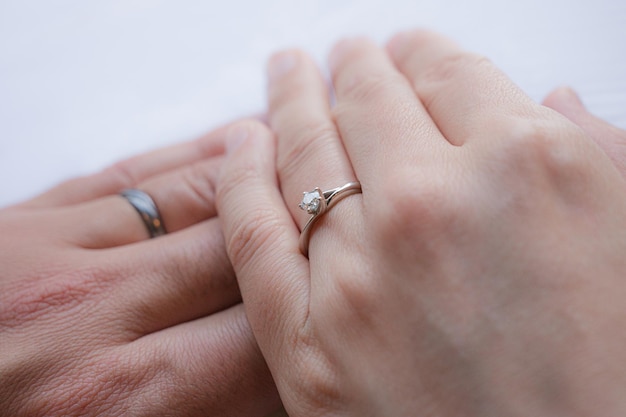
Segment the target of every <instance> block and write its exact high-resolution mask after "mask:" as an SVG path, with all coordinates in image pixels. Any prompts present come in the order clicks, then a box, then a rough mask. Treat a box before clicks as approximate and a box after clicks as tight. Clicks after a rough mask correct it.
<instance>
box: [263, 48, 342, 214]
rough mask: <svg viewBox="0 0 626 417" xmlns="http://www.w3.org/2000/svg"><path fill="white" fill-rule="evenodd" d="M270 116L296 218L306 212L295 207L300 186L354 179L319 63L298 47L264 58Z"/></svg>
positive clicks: (334, 184)
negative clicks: (266, 60)
mask: <svg viewBox="0 0 626 417" xmlns="http://www.w3.org/2000/svg"><path fill="white" fill-rule="evenodd" d="M268 77H269V83H268V97H269V120H270V126H271V127H272V130H273V131H274V132H275V134H276V136H277V138H278V152H277V169H278V176H279V180H280V184H281V189H282V191H283V196H284V198H285V202H286V204H287V207H288V208H289V210H290V211H291V214H292V216H293V218H294V219H295V221H296V223H297V224H298V225H300V226H302V225H304V223H305V222H306V219H307V218H308V217H309V216H310V215H308V214H307V213H306V212H304V211H303V210H301V209H299V208H298V203H299V202H300V201H301V199H302V193H303V192H304V191H310V190H313V189H315V188H316V187H319V188H320V189H322V190H326V189H330V188H335V187H338V186H340V185H343V184H345V183H347V182H350V181H354V173H353V172H352V166H351V165H350V161H349V160H348V157H347V155H346V153H345V150H344V148H343V145H342V143H341V140H340V139H339V135H338V133H337V130H336V129H335V124H334V122H333V120H332V116H331V114H330V104H329V97H328V87H327V85H326V83H325V82H324V80H323V78H322V76H321V74H320V72H319V70H318V68H317V66H316V65H315V64H314V63H313V61H312V60H311V59H310V58H309V57H308V56H307V55H306V54H304V53H302V52H300V51H285V52H281V53H279V54H276V55H274V56H273V57H272V58H271V59H270V60H269V63H268Z"/></svg>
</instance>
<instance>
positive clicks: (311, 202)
mask: <svg viewBox="0 0 626 417" xmlns="http://www.w3.org/2000/svg"><path fill="white" fill-rule="evenodd" d="M303 194H304V195H303V197H302V202H301V203H300V204H299V206H298V207H300V208H301V209H302V210H306V212H307V213H309V214H315V213H317V212H318V211H319V209H320V202H321V200H322V193H321V191H320V190H319V189H316V190H313V191H309V192H305V193H303Z"/></svg>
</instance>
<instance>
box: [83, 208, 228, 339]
mask: <svg viewBox="0 0 626 417" xmlns="http://www.w3.org/2000/svg"><path fill="white" fill-rule="evenodd" d="M94 256H96V258H94V259H95V261H94V262H96V264H99V265H118V267H117V268H118V269H117V270H116V271H114V272H113V273H109V274H108V276H104V277H102V278H101V279H100V280H99V284H100V285H101V286H106V287H107V288H109V291H107V292H106V297H107V300H109V301H108V302H107V303H108V304H109V305H110V309H111V310H112V312H111V313H110V317H111V318H112V320H111V321H112V322H113V323H115V325H116V326H117V327H120V324H119V322H120V321H123V322H124V323H123V326H125V328H126V329H127V330H128V331H129V332H131V333H132V334H134V335H137V336H143V335H145V334H148V333H152V332H154V331H157V330H160V329H164V328H166V327H170V326H173V325H176V324H179V323H182V322H185V321H189V320H193V319H196V318H198V317H202V316H205V315H207V314H212V313H215V312H217V311H220V310H223V309H225V308H228V307H230V306H232V305H234V304H236V303H237V302H239V301H240V295H239V288H238V286H237V281H236V279H235V275H234V272H233V270H232V267H231V264H230V261H229V259H228V256H227V254H226V249H225V246H224V238H223V235H222V231H221V225H220V223H219V221H218V219H217V218H215V219H211V220H208V221H205V222H202V223H200V224H197V225H195V226H193V227H190V228H187V229H185V230H183V231H181V232H180V233H177V234H172V235H166V236H163V237H162V238H160V239H152V240H148V241H145V242H140V243H138V244H136V245H131V246H124V247H119V248H113V249H109V250H103V251H98V252H96V253H95V255H94ZM111 268H112V267H110V268H109V269H111ZM113 318H117V319H116V320H115V319H113Z"/></svg>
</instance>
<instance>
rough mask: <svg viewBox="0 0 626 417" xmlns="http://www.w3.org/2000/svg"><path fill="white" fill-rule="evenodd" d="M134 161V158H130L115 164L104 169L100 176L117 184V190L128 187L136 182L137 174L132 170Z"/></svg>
mask: <svg viewBox="0 0 626 417" xmlns="http://www.w3.org/2000/svg"><path fill="white" fill-rule="evenodd" d="M134 161H135V160H134V158H130V159H125V160H123V161H119V162H116V163H115V164H113V165H111V166H109V167H107V168H105V169H104V171H103V172H102V175H104V176H106V177H107V178H110V180H111V182H112V183H114V184H117V187H116V188H118V189H121V188H126V187H130V186H132V185H134V184H136V183H137V181H138V177H137V174H136V173H135V170H134V165H135V162H134Z"/></svg>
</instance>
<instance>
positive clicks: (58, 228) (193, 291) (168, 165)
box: [0, 121, 280, 417]
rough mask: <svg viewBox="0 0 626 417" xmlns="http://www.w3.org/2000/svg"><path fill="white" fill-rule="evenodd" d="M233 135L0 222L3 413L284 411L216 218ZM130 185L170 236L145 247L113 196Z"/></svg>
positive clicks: (32, 416)
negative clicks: (150, 201)
mask: <svg viewBox="0 0 626 417" xmlns="http://www.w3.org/2000/svg"><path fill="white" fill-rule="evenodd" d="M239 123H240V124H243V125H244V126H245V125H246V124H248V123H249V122H247V121H242V122H239ZM237 126H238V124H237V123H235V124H233V125H229V126H226V127H223V128H220V129H217V130H216V131H215V132H212V133H210V134H208V135H207V136H206V137H203V138H201V139H199V140H196V141H193V142H188V143H183V144H180V145H174V146H172V147H169V148H165V149H161V150H157V151H153V152H151V153H149V154H146V155H141V156H138V157H135V158H131V159H130V160H127V161H123V162H120V163H118V164H116V165H115V166H113V167H111V168H109V169H107V170H105V171H103V172H101V173H98V174H94V175H91V176H89V177H84V178H78V179H74V180H71V181H68V182H66V183H64V184H62V185H60V186H58V187H56V188H55V189H53V190H51V191H49V192H47V193H44V194H43V195H41V196H38V197H36V198H34V199H32V200H30V201H26V202H24V203H22V204H19V205H16V206H13V207H8V208H5V209H3V210H1V211H0V230H2V234H0V247H2V250H0V264H1V265H2V269H1V270H0V415H2V416H11V417H20V416H23V417H36V416H46V417H51V416H52V417H53V416H103V415H106V416H122V415H123V416H155V415H158V416H206V415H219V416H246V417H248V416H259V417H265V416H267V415H268V414H269V413H270V412H272V411H273V410H276V409H277V408H278V407H279V406H280V400H279V398H278V395H277V392H276V388H275V386H274V383H273V381H272V377H271V375H270V374H269V372H268V369H267V366H266V365H265V362H264V360H263V358H262V356H261V353H260V351H259V349H258V347H257V344H256V342H255V340H254V337H253V335H252V332H251V330H250V327H249V324H248V321H247V320H246V317H245V313H244V310H243V307H242V306H241V304H240V295H239V290H238V287H237V283H236V280H235V277H234V275H233V271H232V268H231V266H230V263H229V261H228V258H227V256H226V253H225V250H224V243H223V237H222V233H221V227H220V223H219V220H218V219H217V217H216V211H215V198H214V197H215V181H216V180H217V176H218V174H219V169H220V166H221V163H222V159H223V148H224V147H223V138H224V136H225V135H227V132H228V130H229V129H237ZM128 187H134V188H139V189H142V190H144V191H146V192H148V193H149V194H150V195H151V196H152V197H153V198H154V200H155V202H156V204H157V206H158V207H159V208H160V211H161V214H162V217H163V220H164V224H165V226H166V227H167V229H168V231H169V232H170V233H169V234H168V235H166V236H162V237H159V238H156V239H147V238H148V236H147V231H146V229H145V227H144V225H143V224H142V222H141V220H140V219H139V217H138V215H137V213H136V212H135V211H134V209H133V208H132V207H131V206H130V204H128V202H126V201H125V200H124V199H122V198H121V197H119V196H117V195H116V194H117V193H118V192H119V191H120V190H121V189H123V188H128Z"/></svg>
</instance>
